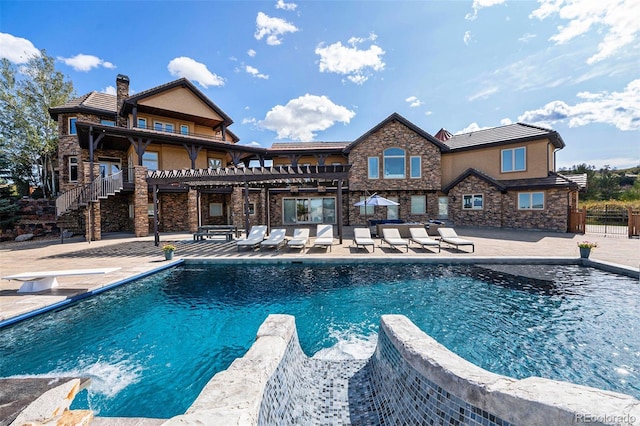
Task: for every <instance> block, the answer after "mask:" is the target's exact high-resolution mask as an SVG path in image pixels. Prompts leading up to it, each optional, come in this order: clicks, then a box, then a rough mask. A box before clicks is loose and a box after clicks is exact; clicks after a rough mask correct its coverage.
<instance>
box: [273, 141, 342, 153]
mask: <svg viewBox="0 0 640 426" xmlns="http://www.w3.org/2000/svg"><path fill="white" fill-rule="evenodd" d="M350 143H351V142H275V143H273V144H271V148H269V149H270V150H278V151H280V150H285V151H291V150H297V149H300V150H309V149H322V150H324V149H329V150H342V149H344V148H345V147H346V146H348V145H349V144H350Z"/></svg>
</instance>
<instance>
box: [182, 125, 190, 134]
mask: <svg viewBox="0 0 640 426" xmlns="http://www.w3.org/2000/svg"><path fill="white" fill-rule="evenodd" d="M180 134H181V135H188V134H189V126H187V125H186V124H181V125H180Z"/></svg>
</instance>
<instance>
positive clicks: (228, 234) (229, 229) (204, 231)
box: [193, 225, 240, 241]
mask: <svg viewBox="0 0 640 426" xmlns="http://www.w3.org/2000/svg"><path fill="white" fill-rule="evenodd" d="M219 235H224V236H225V238H226V240H227V241H231V240H233V238H234V236H235V238H238V237H239V236H240V232H239V231H238V227H237V226H236V225H202V226H198V231H197V232H195V233H194V234H193V240H194V241H201V240H204V239H205V238H213V237H215V236H219Z"/></svg>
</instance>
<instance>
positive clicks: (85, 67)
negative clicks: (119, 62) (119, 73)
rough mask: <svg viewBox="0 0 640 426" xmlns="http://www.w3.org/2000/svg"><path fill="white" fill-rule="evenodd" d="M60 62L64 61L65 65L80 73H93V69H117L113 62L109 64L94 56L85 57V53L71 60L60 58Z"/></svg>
mask: <svg viewBox="0 0 640 426" xmlns="http://www.w3.org/2000/svg"><path fill="white" fill-rule="evenodd" d="M58 60H59V61H62V62H63V63H64V64H65V65H69V66H70V67H71V68H73V69H74V70H75V71H80V72H87V71H91V70H92V69H93V68H98V67H104V68H107V69H114V68H115V67H116V66H115V65H113V64H112V63H111V62H107V61H105V60H103V59H100V58H98V57H97V56H94V55H85V54H84V53H79V54H77V55H76V56H72V57H70V58H63V57H61V56H58Z"/></svg>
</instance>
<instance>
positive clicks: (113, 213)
mask: <svg viewBox="0 0 640 426" xmlns="http://www.w3.org/2000/svg"><path fill="white" fill-rule="evenodd" d="M100 216H101V217H102V224H101V230H102V232H122V231H133V220H132V219H131V218H129V196H127V195H120V194H116V195H112V196H110V197H108V198H106V199H104V200H100Z"/></svg>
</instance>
